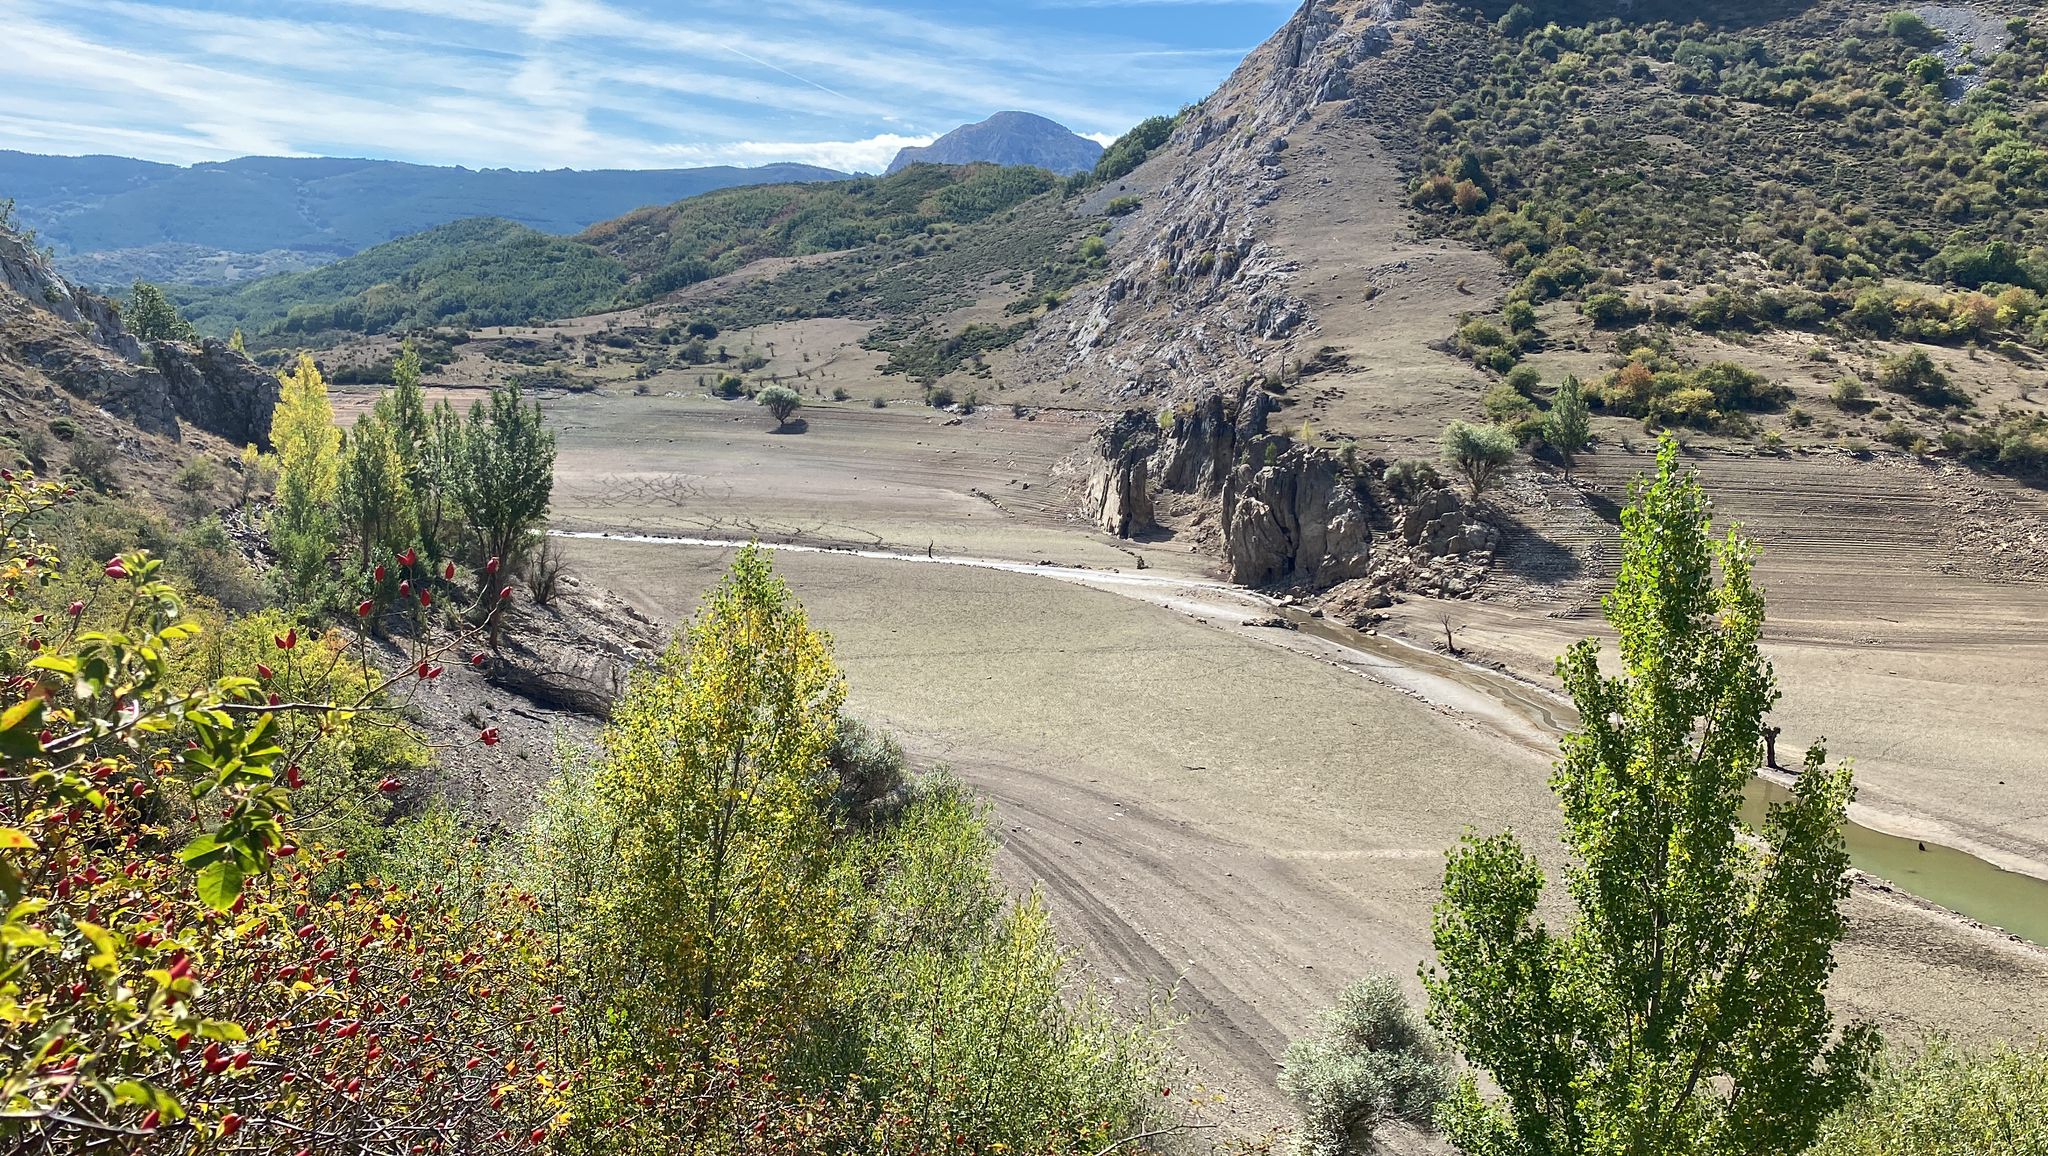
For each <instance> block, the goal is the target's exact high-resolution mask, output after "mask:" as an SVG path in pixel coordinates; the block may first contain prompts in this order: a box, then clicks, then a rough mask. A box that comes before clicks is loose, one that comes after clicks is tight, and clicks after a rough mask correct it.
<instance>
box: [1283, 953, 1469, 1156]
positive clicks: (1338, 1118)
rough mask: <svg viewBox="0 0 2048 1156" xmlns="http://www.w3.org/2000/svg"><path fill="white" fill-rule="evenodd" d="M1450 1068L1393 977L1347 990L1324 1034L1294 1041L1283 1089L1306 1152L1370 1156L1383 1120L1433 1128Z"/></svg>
mask: <svg viewBox="0 0 2048 1156" xmlns="http://www.w3.org/2000/svg"><path fill="white" fill-rule="evenodd" d="M1451 1082H1452V1081H1451V1072H1450V1066H1449V1064H1448V1063H1446V1062H1445V1060H1444V1058H1443V1056H1442V1054H1441V1053H1440V1052H1439V1051H1438V1049H1437V1046H1436V1042H1435V1040H1434V1039H1433V1038H1432V1037H1431V1035H1430V1032H1429V1029H1428V1028H1426V1027H1424V1026H1423V1024H1422V1021H1421V1019H1420V1017H1418V1016H1417V1015H1416V1014H1415V1011H1414V1009H1413V1008H1411V1007H1410V1006H1409V1004H1408V999H1407V997H1406V996H1404V995H1403V994H1402V993H1401V985H1400V984H1399V983H1398V982H1396V981H1395V980H1394V979H1393V977H1391V976H1384V975H1381V976H1373V977H1371V978H1369V979H1363V980H1360V981H1358V982H1357V983H1355V984H1352V985H1351V986H1350V987H1348V988H1346V989H1344V993H1343V994H1342V995H1341V996H1339V997H1338V1000H1337V1006H1335V1007H1333V1008H1331V1009H1329V1010H1328V1011H1326V1012H1324V1013H1323V1016H1322V1019H1321V1022H1320V1024H1319V1025H1318V1027H1317V1031H1316V1034H1315V1035H1313V1036H1310V1037H1308V1038H1305V1039H1299V1040H1296V1041H1294V1042H1293V1043H1292V1044H1289V1045H1288V1048H1287V1055H1286V1058H1285V1059H1283V1060H1282V1061H1281V1065H1280V1090H1281V1091H1283V1092H1285V1093H1287V1096H1288V1098H1290V1099H1292V1100H1293V1101H1294V1104H1295V1109H1296V1111H1297V1112H1298V1113H1299V1121H1300V1122H1299V1125H1298V1128H1297V1131H1296V1133H1295V1151H1296V1152H1298V1153H1300V1156H1364V1154H1365V1153H1368V1152H1373V1151H1376V1150H1377V1148H1376V1146H1375V1143H1374V1140H1375V1137H1376V1134H1377V1133H1378V1131H1379V1127H1380V1125H1381V1124H1384V1123H1386V1122H1387V1121H1389V1120H1401V1121H1404V1122H1406V1123H1409V1124H1414V1125H1427V1124H1428V1122H1429V1120H1430V1116H1431V1114H1432V1113H1433V1112H1434V1111H1435V1110H1436V1106H1437V1104H1438V1103H1439V1102H1441V1101H1442V1100H1443V1098H1444V1097H1445V1096H1447V1095H1449V1094H1450V1090H1451Z"/></svg>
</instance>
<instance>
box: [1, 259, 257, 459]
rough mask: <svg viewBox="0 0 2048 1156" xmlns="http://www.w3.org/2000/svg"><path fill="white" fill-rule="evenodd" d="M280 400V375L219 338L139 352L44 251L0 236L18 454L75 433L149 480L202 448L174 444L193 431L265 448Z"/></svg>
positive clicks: (4, 411)
mask: <svg viewBox="0 0 2048 1156" xmlns="http://www.w3.org/2000/svg"><path fill="white" fill-rule="evenodd" d="M277 396H278V383H277V379H276V378H275V377H273V376H271V374H270V373H268V372H267V371H265V370H263V369H262V368H260V367H259V366H257V365H256V364H255V363H254V362H251V361H250V360H249V359H248V358H246V357H244V356H242V355H241V354H240V353H237V352H235V351H234V350H232V349H230V348H228V346H227V345H226V344H225V343H223V342H220V341H215V340H210V339H209V340H206V341H203V342H200V343H198V344H196V345H194V344H186V343H183V342H170V341H159V342H152V343H150V344H149V345H148V346H147V347H145V346H144V345H143V344H142V343H140V342H138V341H137V340H136V339H135V338H134V336H132V335H131V334H129V333H128V332H126V331H125V330H124V329H122V327H121V318H120V313H119V311H118V310H117V309H116V308H115V307H114V305H113V304H112V303H111V302H109V301H107V300H106V299H104V298H102V297H99V296H96V295H94V294H92V293H88V292H86V291H84V290H81V289H78V288H76V287H74V286H72V285H70V284H68V283H67V282H66V281H65V280H64V279H63V278H62V277H60V276H58V275H57V272H56V270H55V269H54V268H53V267H52V266H51V264H50V260H49V257H48V255H47V254H46V253H44V252H42V251H39V250H38V249H37V248H36V247H35V246H34V245H33V244H31V243H29V242H28V241H26V240H24V239H23V238H22V237H20V236H19V235H16V234H14V233H11V232H7V231H4V230H0V416H4V417H5V419H6V421H7V423H8V436H9V438H10V440H11V441H12V442H13V444H14V445H15V446H16V447H17V448H21V447H26V446H28V445H29V444H30V443H31V441H33V440H35V439H36V438H38V437H39V438H40V439H41V440H42V441H43V442H45V443H47V442H49V441H51V440H55V441H57V442H73V441H75V439H77V438H78V437H79V436H81V433H82V434H83V436H88V437H94V438H99V439H101V440H104V441H105V442H106V443H108V444H109V445H111V446H112V447H113V448H114V450H115V451H116V454H117V455H118V456H120V457H125V458H127V459H130V460H131V461H132V462H134V463H136V464H137V465H138V466H140V467H141V469H140V474H141V475H142V476H143V477H144V479H145V480H147V478H148V477H150V476H152V475H156V474H161V473H163V472H164V470H165V469H167V468H169V467H170V466H172V465H175V463H176V461H177V460H178V459H179V458H181V457H184V456H188V454H189V453H191V452H199V451H198V448H196V447H195V448H193V449H191V450H188V451H179V450H177V449H175V448H174V447H175V446H176V445H177V443H179V442H182V441H186V440H189V438H190V437H191V436H192V435H193V434H194V432H195V431H197V433H198V435H199V436H200V437H201V439H202V440H204V439H205V438H207V437H209V436H210V437H212V438H219V439H225V440H226V441H227V442H228V443H230V445H231V446H236V447H238V446H240V445H242V444H247V443H252V442H253V443H258V444H261V443H263V442H265V441H266V440H267V438H268V436H269V431H270V415H271V410H272V409H273V408H274V407H275V406H276V404H277ZM31 431H35V433H34V434H33V435H32V434H31ZM52 433H54V439H53V438H52V437H51V434H52Z"/></svg>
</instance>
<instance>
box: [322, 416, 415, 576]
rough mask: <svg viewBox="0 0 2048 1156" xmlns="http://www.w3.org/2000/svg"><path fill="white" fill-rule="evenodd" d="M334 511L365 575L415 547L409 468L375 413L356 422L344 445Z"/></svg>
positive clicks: (387, 427)
mask: <svg viewBox="0 0 2048 1156" xmlns="http://www.w3.org/2000/svg"><path fill="white" fill-rule="evenodd" d="M336 509H337V510H338V512H339V514H340V516H341V522H342V526H343V528H344V530H345V531H346V533H347V536H348V537H349V538H350V539H352V540H353V541H354V543H355V546H356V552H357V557H358V559H359V561H360V563H361V565H362V566H363V568H364V569H368V568H369V567H370V566H371V565H372V561H373V559H375V558H379V557H382V556H384V555H385V554H395V553H400V552H403V551H404V550H405V549H406V548H407V547H409V546H411V545H412V543H413V541H414V537H415V534H416V532H417V530H418V525H417V522H416V521H415V519H414V516H413V495H412V490H411V488H410V487H409V486H407V485H406V479H405V463H404V461H403V459H402V458H401V457H400V455H399V451H398V442H397V439H396V436H395V431H394V430H393V429H392V427H391V424H390V423H389V422H387V421H385V420H384V419H383V417H382V415H380V414H378V413H376V412H374V411H372V412H371V413H368V414H365V415H363V416H362V417H361V418H359V419H357V421H356V424H355V428H354V429H353V430H351V431H349V435H348V437H347V439H346V441H345V443H344V446H343V452H342V461H341V484H340V487H339V490H338V492H337V495H336Z"/></svg>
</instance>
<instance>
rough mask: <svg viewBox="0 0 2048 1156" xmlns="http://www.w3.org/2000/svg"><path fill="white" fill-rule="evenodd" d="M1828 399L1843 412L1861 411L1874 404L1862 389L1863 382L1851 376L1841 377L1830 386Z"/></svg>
mask: <svg viewBox="0 0 2048 1156" xmlns="http://www.w3.org/2000/svg"><path fill="white" fill-rule="evenodd" d="M1828 400H1829V401H1832V402H1834V403H1835V408H1837V409H1840V410H1842V411H1843V412H1845V413H1862V412H1863V411H1865V410H1867V409H1869V408H1870V407H1871V405H1872V404H1874V403H1872V402H1871V401H1870V399H1869V397H1868V395H1867V393H1866V391H1865V390H1864V388H1863V383H1862V382H1860V381H1857V380H1856V379H1855V378H1853V377H1845V378H1842V379H1841V380H1839V381H1837V382H1835V384H1834V385H1832V386H1830V387H1829V388H1828Z"/></svg>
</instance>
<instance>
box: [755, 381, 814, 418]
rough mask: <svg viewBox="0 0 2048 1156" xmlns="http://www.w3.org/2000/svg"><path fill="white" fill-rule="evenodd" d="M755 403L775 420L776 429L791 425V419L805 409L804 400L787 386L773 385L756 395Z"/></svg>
mask: <svg viewBox="0 0 2048 1156" xmlns="http://www.w3.org/2000/svg"><path fill="white" fill-rule="evenodd" d="M754 401H755V403H756V404H758V405H759V406H760V407H761V408H762V409H765V410H767V411H768V412H769V413H770V414H771V415H773V416H774V418H775V428H777V429H781V428H782V427H783V426H786V425H788V424H789V419H790V418H791V417H792V416H794V415H795V414H796V411H797V410H800V409H802V408H803V407H804V399H803V398H801V397H798V396H797V392H796V391H795V390H793V389H791V388H789V387H788V386H786V385H771V386H769V387H768V388H767V389H764V390H762V391H761V392H760V393H757V394H755V395H754Z"/></svg>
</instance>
